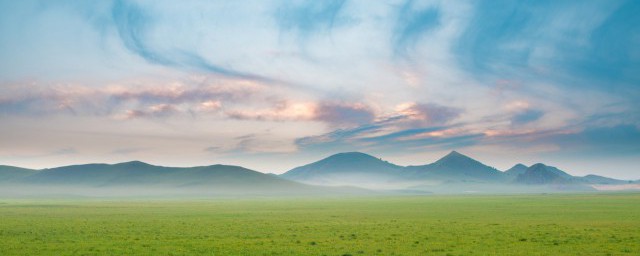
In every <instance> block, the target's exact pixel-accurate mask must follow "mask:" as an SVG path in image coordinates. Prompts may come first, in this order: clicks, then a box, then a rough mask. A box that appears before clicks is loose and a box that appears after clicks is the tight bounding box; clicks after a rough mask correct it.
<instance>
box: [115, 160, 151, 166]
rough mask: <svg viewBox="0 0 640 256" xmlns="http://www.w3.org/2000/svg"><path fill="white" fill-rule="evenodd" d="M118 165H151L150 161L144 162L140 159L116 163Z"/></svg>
mask: <svg viewBox="0 0 640 256" xmlns="http://www.w3.org/2000/svg"><path fill="white" fill-rule="evenodd" d="M114 165H117V166H128V167H143V166H151V165H150V164H148V163H145V162H142V161H138V160H133V161H129V162H122V163H117V164H114Z"/></svg>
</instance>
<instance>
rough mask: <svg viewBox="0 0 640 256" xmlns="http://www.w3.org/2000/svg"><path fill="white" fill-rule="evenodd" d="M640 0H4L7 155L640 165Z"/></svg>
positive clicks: (2, 108) (55, 160)
mask: <svg viewBox="0 0 640 256" xmlns="http://www.w3.org/2000/svg"><path fill="white" fill-rule="evenodd" d="M639 12H640V2H638V1H375V2H374V1H349V0H338V1H180V2H175V1H57V0H56V1H5V0H2V1H0V34H2V36H0V141H2V143H0V163H2V164H7V165H18V166H25V167H34V168H44V167H52V166H58V165H65V164H77V163H86V162H109V163H112V162H119V161H128V160H132V159H137V160H142V161H147V162H150V163H154V164H161V165H174V166H193V165H205V164H213V163H226V164H238V165H243V166H246V167H249V168H253V169H256V170H259V171H263V172H276V173H279V172H284V171H286V170H288V169H290V168H293V167H295V166H297V165H300V164H304V163H307V162H309V161H313V160H317V159H319V158H322V157H324V156H327V155H330V154H333V153H337V152H342V151H363V152H366V153H371V154H374V155H377V156H379V157H382V158H384V159H386V160H389V161H392V162H395V163H397V164H403V165H410V164H412V165H417V164H425V163H429V162H432V161H434V160H436V159H437V158H438V157H440V156H442V155H443V154H444V153H446V152H448V151H450V150H458V151H460V152H462V153H466V154H468V155H470V156H473V157H475V158H477V159H478V160H481V161H483V162H485V163H487V164H490V165H493V166H495V167H498V168H500V169H506V168H508V167H510V166H511V165H514V164H516V163H519V162H522V163H525V164H533V163H536V162H544V163H547V164H550V165H554V166H557V167H559V168H560V169H563V170H566V171H568V172H570V173H573V174H578V175H580V174H587V173H596V174H602V175H608V176H613V177H619V178H633V179H638V178H640V170H639V169H638V167H637V166H640V103H639V99H640V72H638V70H640V29H638V28H639V27H640V16H638V15H637V13H639Z"/></svg>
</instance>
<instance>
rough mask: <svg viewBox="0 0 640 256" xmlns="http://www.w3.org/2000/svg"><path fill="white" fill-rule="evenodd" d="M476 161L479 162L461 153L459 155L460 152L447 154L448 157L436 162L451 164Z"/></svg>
mask: <svg viewBox="0 0 640 256" xmlns="http://www.w3.org/2000/svg"><path fill="white" fill-rule="evenodd" d="M469 160H471V161H474V162H477V161H476V160H474V159H473V158H471V157H468V156H466V155H463V154H461V153H459V152H458V151H455V150H453V151H451V152H449V154H447V155H446V156H444V157H442V158H440V159H439V160H438V161H436V163H444V162H449V161H456V162H457V161H469Z"/></svg>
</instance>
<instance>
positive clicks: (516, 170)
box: [504, 164, 529, 180]
mask: <svg viewBox="0 0 640 256" xmlns="http://www.w3.org/2000/svg"><path fill="white" fill-rule="evenodd" d="M527 168H529V167H527V166H526V165H524V164H516V165H514V166H513V167H511V168H509V170H506V171H505V172H504V174H505V175H506V176H507V177H509V179H510V180H515V179H516V178H517V177H518V175H520V174H523V173H524V172H526V171H527Z"/></svg>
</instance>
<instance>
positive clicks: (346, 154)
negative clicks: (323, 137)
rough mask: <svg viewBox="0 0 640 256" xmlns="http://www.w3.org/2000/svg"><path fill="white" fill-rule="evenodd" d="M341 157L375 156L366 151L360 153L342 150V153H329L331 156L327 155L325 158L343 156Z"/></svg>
mask: <svg viewBox="0 0 640 256" xmlns="http://www.w3.org/2000/svg"><path fill="white" fill-rule="evenodd" d="M343 157H348V158H351V157H358V158H362V157H366V158H375V157H374V156H372V155H369V154H366V153H362V152H357V151H354V152H342V153H337V154H333V155H331V156H329V157H327V159H329V158H343Z"/></svg>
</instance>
